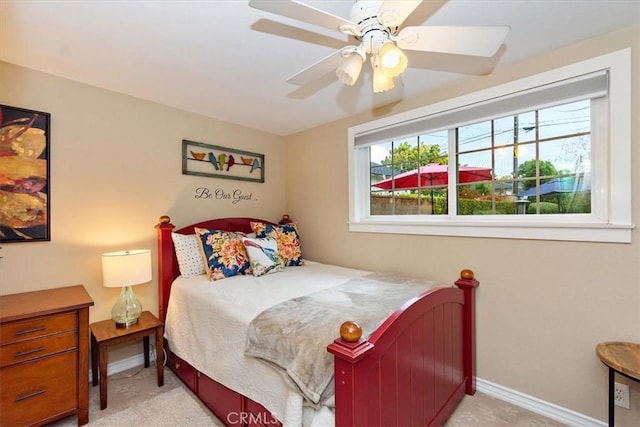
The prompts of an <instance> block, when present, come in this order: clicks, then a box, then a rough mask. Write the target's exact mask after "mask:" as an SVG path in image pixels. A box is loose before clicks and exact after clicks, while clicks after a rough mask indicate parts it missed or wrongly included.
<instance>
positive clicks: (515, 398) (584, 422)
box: [476, 378, 607, 427]
mask: <svg viewBox="0 0 640 427" xmlns="http://www.w3.org/2000/svg"><path fill="white" fill-rule="evenodd" d="M476 389H477V390H478V391H479V392H481V393H484V394H486V395H489V396H491V397H495V398H496V399H500V400H504V401H505V402H509V403H512V404H514V405H516V406H519V407H521V408H524V409H526V410H528V411H531V412H535V413H536V414H540V415H544V416H545V417H547V418H551V419H552V420H556V421H558V422H561V423H563V424H566V425H568V426H576V427H603V426H606V425H607V423H605V422H603V421H600V420H596V419H595V418H591V417H588V416H586V415H583V414H580V413H578V412H575V411H572V410H570V409H567V408H563V407H561V406H558V405H555V404H553V403H549V402H545V401H544V400H540V399H538V398H536V397H533V396H529V395H527V394H524V393H520V392H519V391H515V390H511V389H509V388H506V387H503V386H501V385H498V384H495V383H492V382H490V381H487V380H483V379H481V378H476Z"/></svg>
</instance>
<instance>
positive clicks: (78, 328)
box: [0, 285, 93, 426]
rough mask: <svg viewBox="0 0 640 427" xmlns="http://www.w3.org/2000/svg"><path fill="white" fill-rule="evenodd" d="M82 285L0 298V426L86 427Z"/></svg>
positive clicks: (85, 316) (86, 314)
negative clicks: (52, 426)
mask: <svg viewBox="0 0 640 427" xmlns="http://www.w3.org/2000/svg"><path fill="white" fill-rule="evenodd" d="M92 305H93V300H92V299H91V297H90V296H89V294H88V293H87V291H86V290H85V289H84V287H83V286H82V285H77V286H68V287H63V288H56V289H47V290H43V291H34V292H25V293H21V294H13V295H3V296H0V425H2V426H5V425H6V426H28V425H42V424H46V423H49V422H51V421H53V420H56V419H59V418H63V417H66V416H68V415H73V414H77V415H78V425H83V424H86V423H87V422H88V421H89V307H90V306H92Z"/></svg>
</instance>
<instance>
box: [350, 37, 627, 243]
mask: <svg viewBox="0 0 640 427" xmlns="http://www.w3.org/2000/svg"><path fill="white" fill-rule="evenodd" d="M603 70H608V72H609V92H608V110H607V108H596V109H595V113H592V121H596V120H598V121H602V120H605V121H606V120H608V127H606V129H605V133H608V135H606V134H605V135H597V140H598V142H597V143H595V144H594V145H593V147H592V153H591V155H592V164H593V171H592V174H593V182H592V191H591V194H592V205H593V206H594V212H593V214H592V215H587V216H585V215H571V214H563V215H496V216H482V217H479V216H457V215H434V216H431V215H374V216H372V215H370V214H369V212H370V206H369V203H370V190H371V187H370V182H369V180H370V176H369V166H370V163H369V162H370V157H369V150H367V149H363V148H361V147H357V146H356V138H357V137H358V136H363V135H367V134H370V133H372V132H376V131H380V130H384V129H388V128H393V127H396V128H397V133H398V135H396V137H397V138H401V137H406V136H407V135H402V124H403V123H411V122H414V121H415V120H417V119H420V118H424V117H427V116H431V115H437V114H440V113H443V112H446V111H451V110H455V109H460V108H464V107H466V106H470V105H474V104H477V103H481V102H483V101H486V100H491V99H495V98H499V97H504V96H507V95H509V94H515V93H518V92H521V91H524V90H529V89H531V88H536V87H540V86H544V85H549V84H553V83H555V82H559V81H562V80H567V79H572V78H575V77H577V76H582V75H585V74H589V73H594V72H599V71H603ZM598 116H600V117H598ZM347 136H348V144H349V147H348V164H349V231H353V232H367V233H396V234H420V235H438V236H465V237H495V238H515V239H542V240H568V241H590V242H617V243H630V242H631V230H632V229H633V224H632V221H631V214H632V210H631V206H632V203H631V202H632V201H631V184H632V183H631V50H630V49H623V50H619V51H616V52H612V53H609V54H606V55H603V56H599V57H596V58H592V59H588V60H585V61H582V62H579V63H575V64H572V65H568V66H565V67H561V68H557V69H554V70H551V71H547V72H544V73H541V74H537V75H534V76H530V77H527V78H523V79H520V80H517V81H513V82H509V83H505V84H502V85H499V86H496V87H492V88H487V89H484V90H480V91H478V92H474V93H471V94H468V95H464V96H460V97H456V98H452V99H449V100H445V101H441V102H438V103H436V104H432V105H427V106H425V107H421V108H418V109H415V110H411V111H407V112H404V113H400V114H396V115H393V116H389V117H385V118H382V119H378V120H375V121H371V122H368V123H363V124H360V125H357V126H353V127H350V128H349V129H348V132H347ZM595 139H596V136H595V135H594V140H595ZM381 142H382V141H381ZM449 173H450V176H453V174H454V171H453V170H450V171H449ZM449 186H450V188H449V191H453V194H455V182H453V181H452V180H450V183H449Z"/></svg>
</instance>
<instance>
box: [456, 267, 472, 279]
mask: <svg viewBox="0 0 640 427" xmlns="http://www.w3.org/2000/svg"><path fill="white" fill-rule="evenodd" d="M460 277H462V278H463V279H466V280H472V279H473V278H474V277H475V275H474V274H473V271H471V270H467V269H465V270H462V271H461V272H460Z"/></svg>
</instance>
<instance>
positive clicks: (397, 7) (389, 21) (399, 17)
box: [378, 0, 422, 28]
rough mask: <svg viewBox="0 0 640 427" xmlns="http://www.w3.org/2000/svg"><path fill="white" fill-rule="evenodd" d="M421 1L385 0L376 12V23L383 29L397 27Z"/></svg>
mask: <svg viewBox="0 0 640 427" xmlns="http://www.w3.org/2000/svg"><path fill="white" fill-rule="evenodd" d="M420 3H422V0H385V1H384V2H382V6H380V10H379V11H378V22H380V23H381V24H382V25H384V26H385V27H391V28H393V27H399V26H400V25H401V24H402V23H403V22H404V20H405V19H407V17H409V15H411V14H412V13H413V11H414V10H416V8H417V7H418V6H420Z"/></svg>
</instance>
